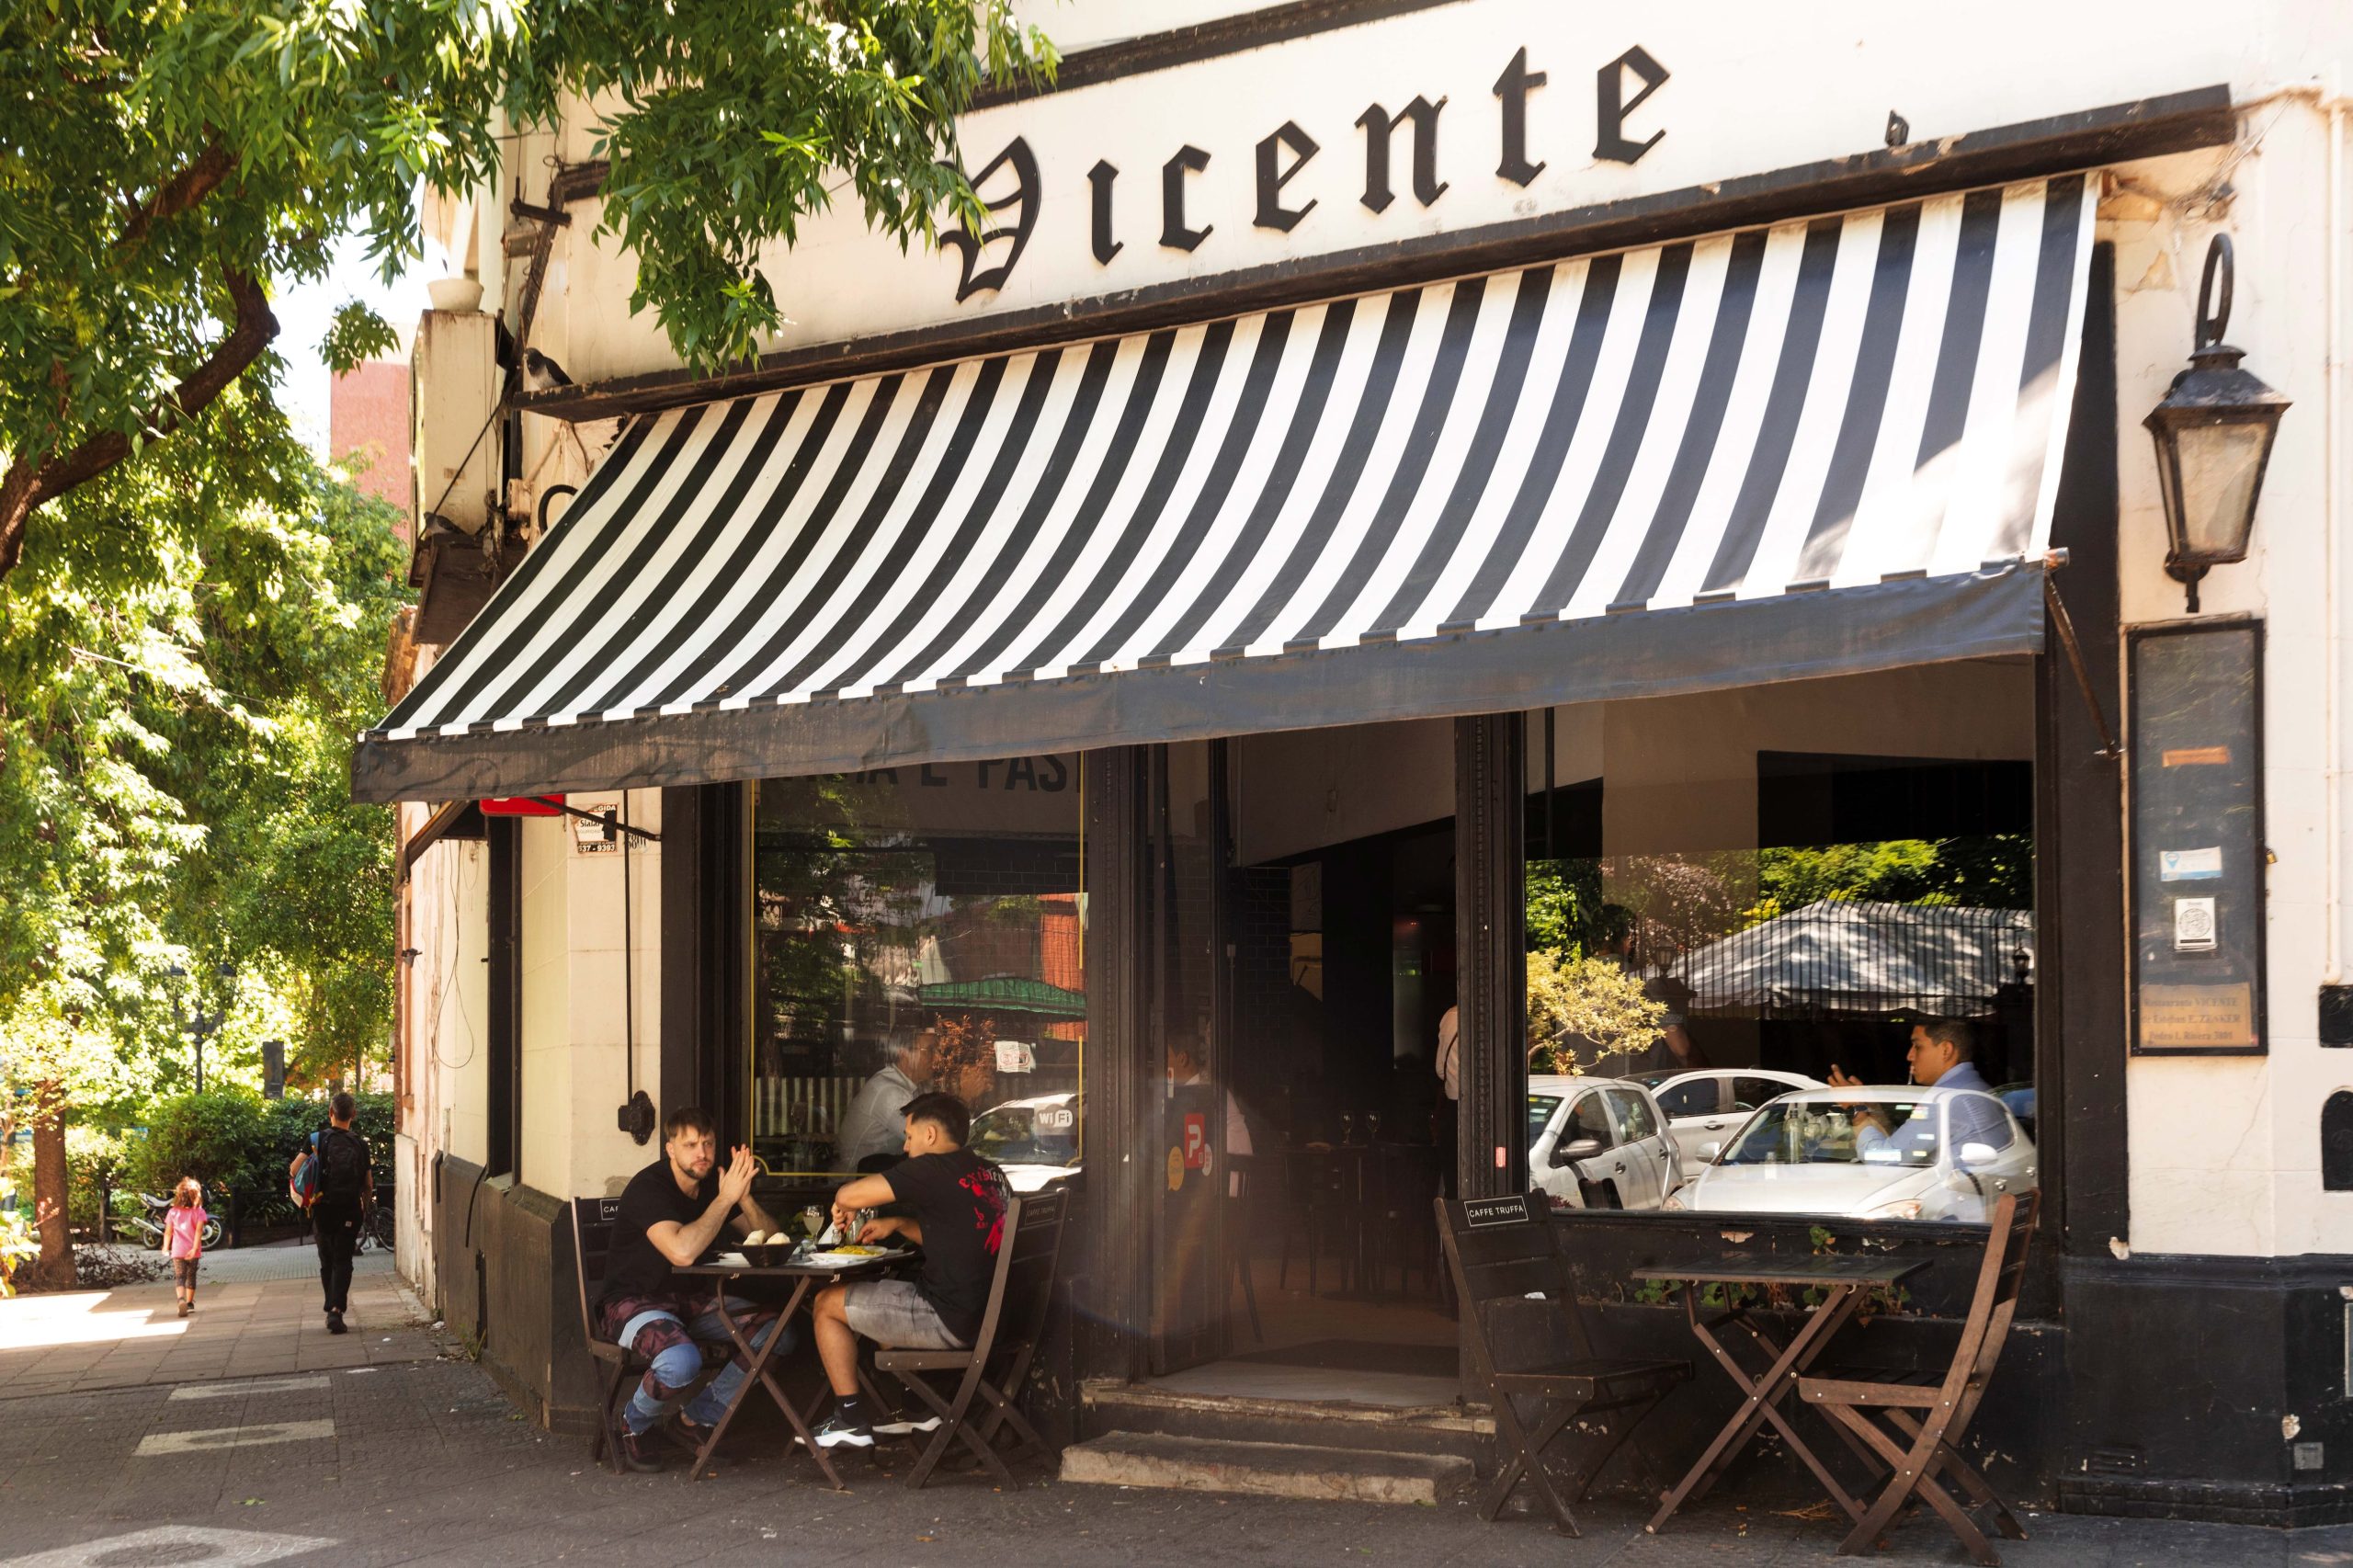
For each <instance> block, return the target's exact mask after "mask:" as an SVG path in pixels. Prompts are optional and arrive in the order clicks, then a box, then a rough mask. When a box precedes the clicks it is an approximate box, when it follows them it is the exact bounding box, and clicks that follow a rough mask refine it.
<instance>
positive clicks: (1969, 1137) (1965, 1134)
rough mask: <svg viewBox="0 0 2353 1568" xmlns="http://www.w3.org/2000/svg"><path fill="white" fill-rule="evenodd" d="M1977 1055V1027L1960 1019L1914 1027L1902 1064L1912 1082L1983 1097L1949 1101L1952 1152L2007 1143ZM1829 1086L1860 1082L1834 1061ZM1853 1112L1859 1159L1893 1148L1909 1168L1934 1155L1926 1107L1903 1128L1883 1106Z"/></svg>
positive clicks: (1931, 1119) (1934, 1122)
mask: <svg viewBox="0 0 2353 1568" xmlns="http://www.w3.org/2000/svg"><path fill="white" fill-rule="evenodd" d="M1976 1054H1977V1030H1976V1028H1975V1027H1974V1026H1973V1025H1972V1024H1969V1023H1967V1022H1965V1021H1963V1020H1962V1019H1960V1018H1935V1019H1931V1020H1929V1021H1928V1022H1926V1023H1918V1024H1914V1025H1913V1026H1912V1049H1911V1050H1910V1051H1907V1052H1906V1053H1905V1055H1904V1060H1905V1061H1907V1062H1910V1063H1911V1064H1912V1081H1913V1082H1914V1083H1915V1084H1921V1085H1927V1086H1929V1087H1931V1088H1938V1089H1975V1090H1976V1091H1978V1093H1979V1094H1982V1095H1985V1096H1987V1097H1986V1098H1984V1099H1979V1098H1977V1097H1975V1096H1961V1097H1960V1098H1957V1099H1955V1100H1954V1101H1953V1104H1952V1111H1951V1132H1952V1141H1953V1145H1954V1148H1955V1150H1956V1152H1957V1151H1958V1150H1959V1149H1960V1148H1961V1147H1962V1146H1964V1145H1967V1144H1970V1143H1985V1144H1989V1145H1991V1146H1992V1147H1994V1148H1996V1149H2000V1148H2004V1147H2006V1146H2007V1145H2008V1143H2009V1141H2010V1130H2009V1126H2008V1124H2007V1122H2006V1120H2005V1119H2003V1116H2002V1113H2001V1110H2000V1108H1999V1105H1998V1102H1996V1101H1995V1100H1994V1099H1993V1098H1992V1097H1991V1096H1992V1092H1993V1085H1990V1084H1988V1083H1986V1082H1985V1078H1984V1074H1981V1073H1979V1072H1978V1071H1977V1063H1976V1062H1975V1061H1974V1060H1973V1058H1974V1057H1975V1056H1976ZM1830 1083H1831V1086H1832V1087H1834V1088H1841V1089H1843V1088H1848V1087H1854V1086H1859V1085H1861V1083H1862V1080H1861V1079H1860V1078H1857V1077H1853V1076H1850V1075H1849V1074H1846V1073H1844V1072H1841V1071H1840V1070H1839V1068H1838V1067H1837V1065H1836V1063H1833V1064H1832V1066H1831V1069H1830ZM1853 1114H1854V1118H1855V1152H1856V1153H1858V1154H1859V1155H1861V1156H1862V1157H1864V1158H1866V1159H1868V1158H1870V1155H1871V1154H1872V1153H1874V1152H1875V1151H1879V1150H1893V1151H1895V1153H1896V1157H1897V1158H1898V1159H1902V1160H1904V1161H1905V1162H1906V1163H1911V1164H1918V1163H1921V1162H1922V1161H1925V1160H1927V1159H1931V1158H1933V1157H1934V1156H1935V1154H1936V1150H1937V1120H1936V1117H1935V1114H1934V1113H1933V1112H1932V1111H1931V1110H1930V1108H1928V1107H1927V1106H1922V1107H1920V1108H1918V1109H1916V1110H1915V1111H1914V1112H1913V1113H1912V1115H1911V1116H1910V1117H1909V1118H1908V1119H1906V1120H1905V1121H1904V1124H1903V1125H1902V1126H1901V1127H1898V1126H1896V1125H1895V1124H1894V1120H1893V1117H1891V1116H1890V1115H1889V1113H1888V1110H1887V1108H1886V1107H1885V1106H1873V1105H1862V1106H1856V1107H1855V1108H1854V1112H1853Z"/></svg>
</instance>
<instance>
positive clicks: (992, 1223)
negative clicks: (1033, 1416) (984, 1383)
mask: <svg viewBox="0 0 2353 1568" xmlns="http://www.w3.org/2000/svg"><path fill="white" fill-rule="evenodd" d="M902 1114H903V1115H904V1117H905V1119H906V1128H907V1131H906V1151H907V1157H906V1158H905V1159H904V1160H903V1161H901V1162H900V1163H899V1164H897V1165H892V1167H891V1168H890V1169H889V1170H887V1171H883V1172H881V1173H879V1174H877V1175H874V1176H860V1177H858V1179H857V1180H856V1181H853V1182H850V1183H848V1184H847V1186H845V1187H842V1188H841V1189H840V1190H839V1191H838V1192H835V1194H834V1223H835V1224H836V1225H838V1226H841V1227H842V1228H843V1229H844V1230H845V1231H847V1230H849V1228H850V1227H851V1226H853V1225H855V1224H856V1222H857V1215H858V1210H860V1209H874V1208H880V1207H881V1205H883V1204H886V1203H888V1204H892V1205H895V1206H897V1207H900V1208H902V1209H905V1210H910V1211H911V1212H908V1213H905V1214H901V1215H893V1216H887V1217H884V1218H881V1219H876V1220H870V1221H867V1222H866V1224H865V1226H864V1227H863V1228H862V1229H860V1230H858V1232H857V1233H856V1234H855V1235H854V1237H853V1239H854V1240H857V1241H859V1242H879V1241H882V1240H885V1239H886V1238H889V1237H892V1236H901V1237H904V1238H905V1239H906V1240H908V1241H910V1242H913V1243H915V1244H916V1245H917V1246H920V1247H921V1248H923V1267H922V1269H921V1270H920V1271H919V1272H918V1273H917V1274H916V1275H915V1278H913V1279H858V1280H851V1281H849V1282H847V1283H845V1284H840V1285H829V1286H827V1287H826V1288H825V1289H824V1290H822V1291H820V1292H818V1295H817V1301H816V1305H815V1307H814V1308H813V1312H812V1318H813V1322H814V1323H815V1324H816V1334H817V1355H818V1357H819V1358H821V1359H822V1360H823V1361H824V1363H825V1379H826V1381H828V1382H830V1383H831V1384H832V1385H833V1390H834V1413H833V1415H831V1416H829V1417H828V1418H827V1419H826V1421H825V1424H824V1426H820V1427H818V1428H817V1431H816V1434H815V1436H816V1438H817V1442H818V1445H819V1446H820V1447H822V1448H828V1449H831V1448H838V1447H841V1446H844V1445H847V1446H848V1447H851V1448H859V1449H870V1448H872V1447H873V1446H874V1438H875V1436H876V1434H878V1433H880V1434H881V1435H882V1436H884V1437H892V1436H896V1435H899V1434H902V1433H907V1432H928V1431H931V1430H932V1429H933V1428H935V1427H937V1426H938V1425H939V1417H938V1416H937V1415H933V1416H929V1417H926V1419H924V1420H920V1421H913V1420H892V1419H889V1418H888V1417H889V1413H888V1412H884V1411H871V1412H870V1411H868V1410H866V1409H864V1408H863V1407H862V1405H861V1403H860V1402H859V1400H858V1335H865V1336H866V1337H867V1338H869V1339H871V1340H872V1341H874V1343H875V1344H877V1345H880V1346H884V1347H885V1348H887V1349H892V1350H964V1349H969V1348H971V1346H972V1339H973V1336H974V1335H978V1334H979V1333H980V1331H981V1319H982V1317H983V1315H984V1314H985V1313H986V1312H987V1310H988V1303H989V1287H990V1286H991V1285H992V1284H993V1283H995V1278H996V1255H997V1249H998V1248H999V1247H1000V1246H1001V1245H1003V1244H1004V1242H1005V1210H1006V1203H1007V1202H1008V1201H1009V1199H1011V1197H1012V1189H1011V1188H1010V1187H1007V1186H1006V1181H1005V1173H1004V1172H1003V1171H1001V1170H999V1169H997V1167H996V1165H995V1164H994V1163H992V1162H991V1161H988V1160H984V1159H983V1158H981V1157H980V1156H979V1155H978V1154H974V1153H970V1152H968V1151H967V1150H966V1149H965V1147H964V1140H965V1138H966V1137H967V1136H968V1135H969V1134H970V1133H971V1132H972V1113H971V1112H969V1111H967V1110H966V1109H965V1108H964V1102H963V1101H961V1100H960V1099H958V1098H957V1097H956V1096H953V1095H917V1096H915V1098H914V1099H912V1100H909V1101H908V1102H907V1107H906V1109H905V1110H904V1112H903V1113H902ZM878 1415H881V1416H883V1417H884V1419H882V1420H881V1421H879V1422H878V1421H877V1420H876V1419H875V1417H876V1416H878Z"/></svg>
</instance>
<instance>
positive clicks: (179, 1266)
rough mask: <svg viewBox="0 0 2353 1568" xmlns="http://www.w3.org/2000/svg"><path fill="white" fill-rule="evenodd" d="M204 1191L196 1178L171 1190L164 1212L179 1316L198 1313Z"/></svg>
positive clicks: (202, 1250) (183, 1180)
mask: <svg viewBox="0 0 2353 1568" xmlns="http://www.w3.org/2000/svg"><path fill="white" fill-rule="evenodd" d="M206 1217H207V1216H206V1215H205V1212H204V1188H203V1187H201V1186H199V1185H198V1183H197V1179H196V1178H195V1177H194V1176H186V1177H183V1178H182V1179H181V1181H180V1184H179V1186H178V1187H175V1188H173V1189H172V1206H171V1208H169V1209H168V1210H165V1212H164V1253H165V1256H167V1257H169V1258H170V1259H171V1260H172V1284H173V1285H174V1287H176V1289H177V1290H178V1291H179V1298H180V1316H182V1317H186V1316H188V1313H190V1312H194V1311H196V1264H197V1259H199V1258H200V1257H202V1256H204V1221H205V1219H206Z"/></svg>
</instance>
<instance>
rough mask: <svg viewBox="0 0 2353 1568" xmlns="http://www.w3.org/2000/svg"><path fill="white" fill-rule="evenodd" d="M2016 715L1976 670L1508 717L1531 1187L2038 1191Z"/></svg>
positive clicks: (1916, 1204) (2026, 743) (2001, 689)
mask: <svg viewBox="0 0 2353 1568" xmlns="http://www.w3.org/2000/svg"><path fill="white" fill-rule="evenodd" d="M2032 712H2033V699H2032V694H2031V686H2030V672H2029V669H2028V668H2027V667H2026V666H2025V665H2023V664H2018V665H2008V664H2002V663H1986V664H1981V665H1956V666H1939V667H1937V668H1933V669H1925V670H1916V671H1898V672H1893V673H1891V674H1889V675H1885V676H1858V677H1850V678H1846V679H1840V680H1829V681H1819V682H1798V683H1790V684H1785V685H1778V686H1773V687H1758V688H1753V689H1751V690H1747V691H1739V692H1731V693H1723V694H1717V695H1711V696H1708V697H1701V698H1691V699H1660V700H1656V701H1651V702H1641V703H1613V704H1597V705H1590V706H1586V707H1582V708H1576V709H1569V708H1563V709H1558V710H1553V711H1552V713H1551V714H1549V715H1548V714H1546V713H1544V712H1543V711H1541V710H1540V711H1538V712H1537V713H1534V714H1531V715H1530V716H1529V741H1530V744H1529V755H1530V758H1531V774H1533V775H1535V777H1532V778H1531V780H1530V786H1531V787H1530V790H1529V821H1528V824H1527V835H1528V836H1527V843H1528V872H1527V892H1528V1005H1529V1042H1528V1043H1529V1139H1530V1144H1531V1147H1530V1151H1529V1179H1530V1181H1531V1183H1532V1185H1534V1186H1536V1187H1539V1188H1540V1189H1541V1190H1543V1191H1544V1192H1546V1193H1547V1194H1548V1195H1549V1197H1550V1198H1551V1199H1552V1203H1553V1205H1554V1207H1555V1208H1563V1209H1565V1208H1628V1209H1635V1208H1665V1209H1668V1210H1688V1211H1696V1212H1722V1213H1791V1214H1836V1215H1844V1216H1848V1217H1853V1218H1870V1219H1882V1220H1888V1219H1893V1220H1952V1221H1972V1222H1973V1221H1982V1220H1983V1219H1984V1215H1985V1213H1986V1211H1987V1209H1988V1207H1989V1205H1990V1203H1991V1202H1992V1201H1993V1200H1994V1199H1995V1198H1997V1197H1998V1196H1999V1194H2000V1193H2001V1192H2003V1191H2006V1190H2011V1189H2023V1188H2025V1187H2031V1186H2034V1185H2036V1181H2037V1168H2036V1156H2035V1153H2034V1133H2035V1111H2036V1104H2035V1089H2034V1081H2033V1079H2034V1039H2033V1018H2034V983H2035V926H2034V908H2033V893H2034V843H2033V836H2032V833H2033V785H2032V763H2031V760H2030V758H2031V756H2032V734H2031V717H2032ZM1907 715H1908V716H1909V717H1908V718H1907V717H1906V716H1907ZM1548 756H1549V757H1550V760H1551V767H1550V770H1549V773H1548V772H1547V771H1546V768H1545V762H1546V758H1547V757H1548Z"/></svg>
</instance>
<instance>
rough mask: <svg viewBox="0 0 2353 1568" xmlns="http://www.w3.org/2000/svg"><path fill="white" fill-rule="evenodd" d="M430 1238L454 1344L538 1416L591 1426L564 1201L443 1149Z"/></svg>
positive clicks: (592, 1401) (593, 1394)
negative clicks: (487, 1172)
mask: <svg viewBox="0 0 2353 1568" xmlns="http://www.w3.org/2000/svg"><path fill="white" fill-rule="evenodd" d="M432 1245H433V1254H434V1268H435V1273H436V1277H437V1278H438V1281H439V1286H440V1295H441V1300H440V1301H438V1302H437V1303H436V1304H435V1305H436V1310H437V1311H438V1312H439V1313H440V1314H441V1317H442V1320H443V1322H444V1323H445V1324H447V1325H448V1326H449V1331H450V1332H451V1333H452V1334H454V1335H457V1336H458V1339H459V1342H460V1345H462V1346H465V1347H466V1348H467V1350H468V1351H469V1353H475V1352H478V1353H479V1354H480V1356H481V1358H482V1365H483V1368H484V1369H486V1370H488V1371H489V1373H490V1375H491V1377H492V1379H493V1380H494V1381H496V1382H497V1383H498V1385H499V1386H500V1387H501V1388H502V1389H504V1390H506V1394H507V1397H509V1398H510V1399H512V1400H514V1401H515V1403H517V1405H519V1406H520V1407H521V1408H522V1410H523V1412H524V1414H525V1415H528V1416H529V1417H530V1418H531V1419H532V1420H533V1421H535V1422H537V1423H538V1424H539V1425H540V1426H544V1427H546V1428H547V1429H548V1430H550V1431H551V1432H573V1433H579V1434H582V1435H584V1436H585V1435H586V1434H588V1433H590V1432H593V1431H594V1430H595V1429H596V1425H597V1415H596V1411H597V1388H596V1381H595V1374H594V1373H593V1372H592V1371H591V1370H590V1369H589V1364H588V1351H587V1346H586V1344H585V1339H584V1336H583V1333H582V1329H581V1323H580V1291H579V1273H578V1266H577V1265H576V1264H575V1263H574V1259H573V1251H572V1227H571V1221H570V1220H569V1218H568V1217H567V1215H566V1205H565V1203H564V1201H563V1199H559V1198H551V1197H549V1196H548V1195H547V1194H546V1193H543V1192H539V1191H536V1190H534V1189H533V1188H531V1187H518V1186H517V1185H516V1184H515V1183H514V1182H513V1181H512V1180H510V1179H508V1178H506V1177H504V1176H490V1177H485V1176H483V1170H482V1167H481V1166H479V1165H473V1164H471V1163H470V1162H468V1161H465V1160H460V1159H458V1158H457V1157H455V1156H454V1155H449V1154H443V1155H441V1156H439V1158H438V1160H437V1162H436V1167H435V1173H434V1186H433V1232H432Z"/></svg>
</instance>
